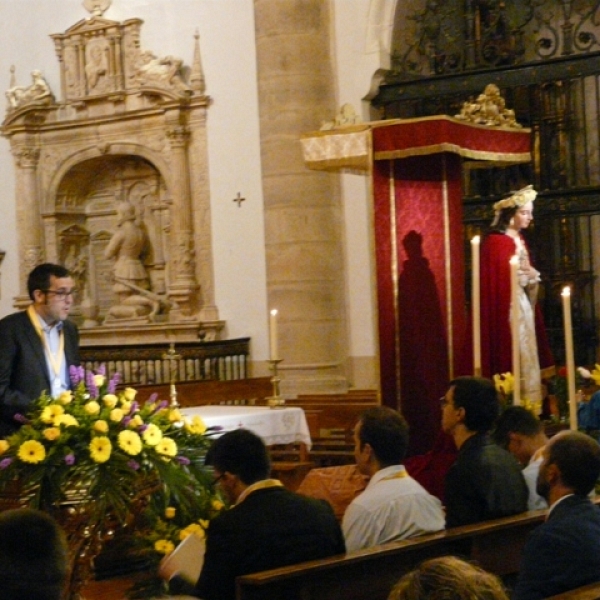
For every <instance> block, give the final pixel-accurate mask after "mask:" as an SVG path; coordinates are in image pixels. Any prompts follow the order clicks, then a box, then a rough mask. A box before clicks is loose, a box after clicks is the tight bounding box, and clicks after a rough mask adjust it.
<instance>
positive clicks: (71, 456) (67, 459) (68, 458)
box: [65, 453, 75, 466]
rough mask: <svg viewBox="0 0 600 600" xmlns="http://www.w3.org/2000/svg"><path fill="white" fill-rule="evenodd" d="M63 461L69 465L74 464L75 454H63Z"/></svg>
mask: <svg viewBox="0 0 600 600" xmlns="http://www.w3.org/2000/svg"><path fill="white" fill-rule="evenodd" d="M65 463H66V464H67V465H69V466H71V465H74V464H75V455H74V454H73V453H71V454H67V455H66V456H65Z"/></svg>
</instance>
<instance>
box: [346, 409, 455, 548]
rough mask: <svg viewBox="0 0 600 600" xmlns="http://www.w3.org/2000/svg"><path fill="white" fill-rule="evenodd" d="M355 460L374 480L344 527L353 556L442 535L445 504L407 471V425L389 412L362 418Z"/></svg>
mask: <svg viewBox="0 0 600 600" xmlns="http://www.w3.org/2000/svg"><path fill="white" fill-rule="evenodd" d="M354 443H355V448H354V456H355V459H356V464H357V467H358V469H359V471H360V472H361V473H362V474H363V475H367V476H368V477H369V478H370V480H369V483H368V485H367V487H366V489H365V491H364V492H362V494H360V495H359V496H358V497H357V498H355V499H354V500H353V501H352V503H351V504H350V506H348V508H347V510H346V512H345V514H344V519H343V522H342V530H343V532H344V538H345V540H346V550H347V551H348V552H351V551H353V550H359V549H361V548H368V547H370V546H376V545H378V544H384V543H386V542H391V541H395V540H402V539H405V538H409V537H413V536H415V535H420V534H423V533H430V532H434V531H439V530H441V529H444V512H443V510H442V505H441V502H440V501H439V500H438V499H437V498H436V497H435V496H432V495H431V494H430V493H429V492H427V491H426V490H425V488H423V487H422V486H421V485H420V484H419V483H417V481H415V480H414V479H413V478H412V477H411V476H410V475H409V474H408V473H407V471H406V469H405V468H404V465H403V464H402V461H403V460H404V457H405V454H406V448H407V446H408V425H407V423H406V421H405V420H404V418H403V417H402V416H401V415H400V414H399V413H398V412H396V411H395V410H392V409H391V408H388V407H385V406H379V407H376V408H370V409H367V410H366V411H364V412H363V414H362V415H361V417H360V419H359V421H358V423H357V424H356V427H355V429H354Z"/></svg>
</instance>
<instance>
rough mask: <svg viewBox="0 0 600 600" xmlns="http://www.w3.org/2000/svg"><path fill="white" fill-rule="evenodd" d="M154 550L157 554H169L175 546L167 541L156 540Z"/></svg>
mask: <svg viewBox="0 0 600 600" xmlns="http://www.w3.org/2000/svg"><path fill="white" fill-rule="evenodd" d="M154 549H155V550H156V551H157V552H158V553H159V554H171V552H173V550H175V544H174V543H173V542H170V541H169V540H157V541H156V542H154Z"/></svg>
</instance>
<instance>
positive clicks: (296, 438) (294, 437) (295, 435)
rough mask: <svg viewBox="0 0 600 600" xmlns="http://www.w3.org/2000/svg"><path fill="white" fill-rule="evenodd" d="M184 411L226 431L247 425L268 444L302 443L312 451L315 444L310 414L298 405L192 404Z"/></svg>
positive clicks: (209, 425)
mask: <svg viewBox="0 0 600 600" xmlns="http://www.w3.org/2000/svg"><path fill="white" fill-rule="evenodd" d="M181 414H182V415H184V416H186V417H193V416H200V417H202V419H203V420H204V422H205V423H206V426H207V427H217V426H218V427H221V428H222V430H223V433H225V432H227V431H232V430H233V429H237V428H238V427H244V428H245V429H249V430H250V431H253V432H254V433H256V435H258V436H260V437H261V438H262V439H263V441H264V442H265V444H266V445H267V446H274V445H277V444H293V443H300V444H304V445H305V446H306V448H307V449H308V450H310V447H311V445H312V441H311V439H310V432H309V430H308V423H307V422H306V416H305V414H304V411H303V410H302V408H300V407H297V406H289V407H287V406H286V407H278V408H267V407H264V406H221V405H219V406H215V405H205V406H190V407H187V408H182V409H181Z"/></svg>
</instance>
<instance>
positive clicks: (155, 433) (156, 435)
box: [142, 423, 163, 446]
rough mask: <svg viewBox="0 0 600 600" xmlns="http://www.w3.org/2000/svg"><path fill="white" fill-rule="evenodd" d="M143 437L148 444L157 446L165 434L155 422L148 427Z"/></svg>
mask: <svg viewBox="0 0 600 600" xmlns="http://www.w3.org/2000/svg"><path fill="white" fill-rule="evenodd" d="M142 437H143V438H144V441H145V442H146V444H148V446H156V444H158V442H160V440H162V437H163V434H162V431H161V430H160V429H159V428H158V427H157V426H156V425H154V423H150V425H148V427H147V428H146V431H144V433H143V434H142Z"/></svg>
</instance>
